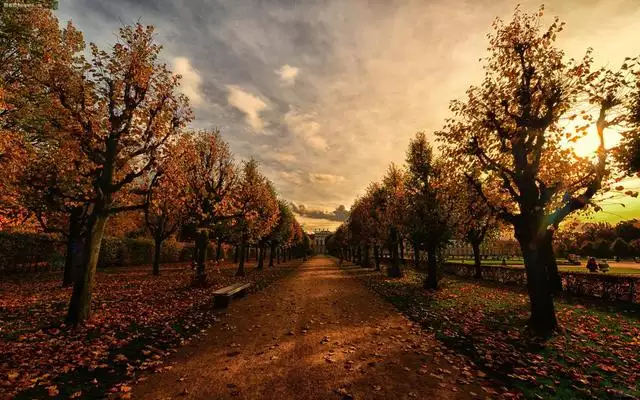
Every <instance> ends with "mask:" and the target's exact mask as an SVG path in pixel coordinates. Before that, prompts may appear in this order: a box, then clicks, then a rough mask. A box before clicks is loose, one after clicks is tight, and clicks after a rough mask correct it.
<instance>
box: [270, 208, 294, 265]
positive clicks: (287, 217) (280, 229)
mask: <svg viewBox="0 0 640 400" xmlns="http://www.w3.org/2000/svg"><path fill="white" fill-rule="evenodd" d="M278 210H279V212H278V221H277V223H276V225H275V226H274V227H273V229H271V232H269V235H268V236H267V237H266V240H267V241H268V243H269V266H270V267H273V265H274V261H275V258H276V253H278V252H279V249H280V246H281V245H282V244H283V243H286V241H287V240H288V239H289V237H290V236H291V226H292V221H293V219H294V216H293V211H291V207H290V206H289V204H288V203H287V202H286V201H284V200H278ZM279 258H280V255H279V253H278V262H279V261H280V259H279Z"/></svg>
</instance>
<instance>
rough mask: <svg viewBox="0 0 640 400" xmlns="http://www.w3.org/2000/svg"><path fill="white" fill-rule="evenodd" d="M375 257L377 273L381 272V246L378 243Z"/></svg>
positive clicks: (374, 248) (374, 249) (374, 250)
mask: <svg viewBox="0 0 640 400" xmlns="http://www.w3.org/2000/svg"><path fill="white" fill-rule="evenodd" d="M373 257H374V258H375V262H376V271H380V246H378V244H377V243H376V244H375V245H374V246H373Z"/></svg>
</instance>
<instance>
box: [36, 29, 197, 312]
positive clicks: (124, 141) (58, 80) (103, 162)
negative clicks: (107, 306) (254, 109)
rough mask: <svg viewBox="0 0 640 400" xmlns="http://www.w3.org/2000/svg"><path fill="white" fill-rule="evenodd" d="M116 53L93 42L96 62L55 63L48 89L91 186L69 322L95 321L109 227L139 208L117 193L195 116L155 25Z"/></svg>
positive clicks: (54, 118) (52, 120) (127, 32)
mask: <svg viewBox="0 0 640 400" xmlns="http://www.w3.org/2000/svg"><path fill="white" fill-rule="evenodd" d="M119 36H120V39H121V42H120V43H116V44H115V45H114V46H113V49H112V51H111V53H107V52H105V51H101V50H99V49H98V47H97V46H95V45H93V44H92V45H91V54H92V59H91V61H90V62H88V63H87V62H86V61H85V60H84V57H83V56H77V57H76V58H75V62H74V65H73V68H64V67H65V66H64V65H59V64H57V63H56V61H55V60H52V65H51V68H52V69H55V72H56V73H55V74H54V73H51V74H49V75H48V76H46V77H44V78H46V79H43V80H42V81H41V84H42V85H43V86H45V87H46V89H47V91H48V92H49V93H50V97H51V104H53V105H54V106H55V110H57V111H59V113H53V111H54V110H50V111H49V112H48V114H47V115H48V117H49V124H51V125H54V126H55V125H56V124H60V123H61V120H62V119H64V124H60V125H61V126H65V127H68V129H65V130H64V131H59V132H57V133H59V134H60V135H61V136H62V137H61V140H68V141H71V142H72V143H76V144H77V149H78V151H79V154H76V155H75V156H76V157H77V159H79V164H80V165H82V166H83V168H81V171H82V172H81V173H82V175H83V176H85V177H86V178H88V179H90V181H91V182H92V190H91V196H90V198H89V199H88V201H87V203H88V204H89V205H90V207H89V212H88V214H87V223H86V232H87V234H86V235H87V237H86V239H85V245H84V249H83V256H82V264H81V269H80V271H79V273H78V274H77V276H76V279H75V282H74V285H73V293H72V296H71V301H70V304H69V311H68V315H67V321H68V322H69V323H72V324H76V323H79V322H82V321H85V320H86V319H88V318H89V317H90V316H91V293H92V290H93V286H94V281H95V272H96V265H97V262H98V256H99V253H100V246H101V242H102V236H103V233H104V229H105V225H106V223H107V220H108V218H109V216H110V215H113V214H116V213H119V212H123V211H128V210H134V209H140V208H141V207H142V206H143V204H119V203H118V202H117V201H116V200H117V199H116V198H117V196H118V195H119V194H121V193H123V192H126V191H127V190H132V188H133V186H134V185H135V184H136V182H137V181H138V180H139V179H142V178H144V177H145V176H146V175H147V174H149V173H150V172H151V171H152V170H153V169H154V168H155V166H156V164H157V159H158V157H159V156H160V155H161V154H162V152H163V151H164V149H165V147H166V146H167V145H168V144H169V142H170V141H171V140H172V139H173V138H174V137H175V136H176V135H177V134H178V132H179V131H180V130H181V129H182V128H183V127H184V126H185V124H186V123H187V122H188V121H190V119H191V111H190V109H189V107H188V102H187V100H186V98H185V97H184V96H183V95H180V94H179V93H178V87H179V83H180V78H179V77H178V76H174V75H173V74H172V73H171V71H170V70H169V69H168V68H167V66H166V65H164V64H161V63H160V62H159V61H158V56H159V54H160V50H161V47H160V46H159V45H157V44H155V43H154V39H153V28H152V27H150V26H148V27H143V26H142V25H140V24H137V25H135V26H126V27H123V28H122V29H120V35H119Z"/></svg>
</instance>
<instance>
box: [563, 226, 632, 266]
mask: <svg viewBox="0 0 640 400" xmlns="http://www.w3.org/2000/svg"><path fill="white" fill-rule="evenodd" d="M554 248H555V250H556V254H558V256H566V255H567V254H580V255H583V256H595V257H599V258H608V257H616V256H617V257H640V221H638V220H628V221H620V222H618V223H617V224H616V225H611V224H609V223H606V222H600V223H587V224H570V225H568V226H564V227H563V228H562V229H561V230H559V231H558V233H557V234H556V238H555V241H554Z"/></svg>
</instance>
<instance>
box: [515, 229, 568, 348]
mask: <svg viewBox="0 0 640 400" xmlns="http://www.w3.org/2000/svg"><path fill="white" fill-rule="evenodd" d="M518 241H519V242H520V248H521V250H522V256H523V257H524V268H525V272H526V276H527V291H528V293H529V301H530V303H531V317H530V319H529V328H530V329H531V330H532V331H533V332H534V333H535V334H536V335H539V336H543V337H547V336H549V335H550V334H551V333H552V332H553V331H554V330H555V329H556V328H557V326H558V320H557V319H556V312H555V308H554V305H553V291H552V290H551V287H550V285H549V279H548V276H547V268H545V265H544V259H543V257H541V254H540V246H539V245H538V243H536V242H535V240H533V239H527V238H522V237H519V238H518Z"/></svg>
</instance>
